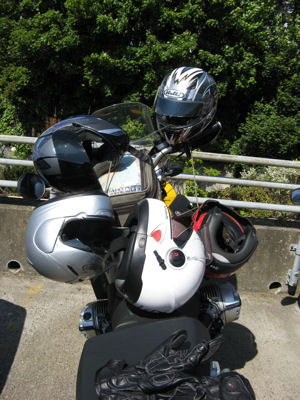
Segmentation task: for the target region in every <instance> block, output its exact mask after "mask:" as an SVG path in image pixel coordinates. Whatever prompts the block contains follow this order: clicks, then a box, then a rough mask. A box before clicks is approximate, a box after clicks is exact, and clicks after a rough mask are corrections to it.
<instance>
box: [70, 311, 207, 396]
mask: <svg viewBox="0 0 300 400" xmlns="http://www.w3.org/2000/svg"><path fill="white" fill-rule="evenodd" d="M180 329H185V330H186V331H187V334H188V344H190V345H191V346H195V345H196V344H197V343H200V342H202V341H204V340H209V335H208V331H207V329H206V328H205V326H204V325H203V324H202V323H201V322H200V321H199V320H197V319H195V318H191V317H177V318H170V319H161V320H155V321H153V322H152V321H151V322H146V323H143V324H139V325H134V326H132V327H127V328H120V329H117V330H115V331H112V332H109V333H106V334H103V335H99V336H94V337H92V338H90V339H88V340H87V341H86V342H85V344H84V347H83V351H82V354H81V358H80V362H79V367H78V375H77V383H76V400H97V399H98V396H97V394H96V390H95V378H96V373H97V371H98V370H99V369H100V368H102V367H104V366H105V365H106V363H107V362H108V361H109V360H124V361H125V362H126V363H127V364H135V363H137V362H138V361H139V360H141V359H143V358H144V357H145V356H146V355H147V354H149V353H151V351H153V350H154V349H155V348H156V347H157V346H158V345H159V344H160V343H161V342H163V341H164V340H166V339H167V338H168V337H169V336H170V335H172V334H173V333H174V332H175V331H177V330H180Z"/></svg>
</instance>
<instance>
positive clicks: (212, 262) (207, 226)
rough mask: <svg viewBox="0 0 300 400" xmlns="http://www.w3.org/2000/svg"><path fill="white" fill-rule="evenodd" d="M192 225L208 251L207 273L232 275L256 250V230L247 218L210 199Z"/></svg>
mask: <svg viewBox="0 0 300 400" xmlns="http://www.w3.org/2000/svg"><path fill="white" fill-rule="evenodd" d="M193 228H194V230H195V231H196V232H198V235H199V236H200V238H201V239H202V241H203V243H204V247H205V251H206V275H207V276H211V277H216V278H224V277H226V276H230V275H232V274H233V273H235V271H237V270H238V269H239V268H240V267H241V266H242V265H243V264H244V263H245V262H246V261H248V260H249V258H250V257H251V256H252V254H253V252H254V251H255V249H256V247H257V244H258V240H257V237H256V230H255V228H254V226H253V225H252V223H251V222H250V221H249V220H248V219H247V218H244V217H242V216H241V215H239V214H238V213H236V212H235V211H233V210H231V209H230V208H228V207H226V206H224V205H222V204H221V203H219V202H218V201H213V200H207V201H206V202H205V203H203V204H202V205H201V207H200V208H199V210H198V211H197V212H196V214H195V215H194V217H193Z"/></svg>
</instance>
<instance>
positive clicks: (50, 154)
mask: <svg viewBox="0 0 300 400" xmlns="http://www.w3.org/2000/svg"><path fill="white" fill-rule="evenodd" d="M128 143H129V137H128V135H127V134H126V133H125V132H124V131H123V130H122V129H121V128H119V127H118V126H116V125H114V124H111V123H110V122H107V121H105V120H103V119H100V118H97V117H95V116H92V115H83V116H78V117H73V118H69V119H66V120H63V121H61V122H58V123H57V124H55V125H53V126H52V127H50V128H49V129H47V130H46V131H45V132H44V133H43V134H42V135H41V136H40V137H39V138H38V140H37V141H36V143H35V146H34V150H33V162H34V166H35V168H36V170H37V172H38V173H39V175H40V176H41V177H42V178H43V180H44V181H45V182H46V183H47V184H48V185H49V186H53V187H54V188H56V189H58V190H60V191H63V192H75V193H76V192H83V191H86V190H96V189H99V187H100V184H99V182H98V177H99V176H100V175H102V174H104V173H105V172H107V171H108V169H113V168H115V166H116V165H117V164H118V162H119V161H120V158H121V157H122V155H123V153H124V151H125V150H126V148H127V145H128Z"/></svg>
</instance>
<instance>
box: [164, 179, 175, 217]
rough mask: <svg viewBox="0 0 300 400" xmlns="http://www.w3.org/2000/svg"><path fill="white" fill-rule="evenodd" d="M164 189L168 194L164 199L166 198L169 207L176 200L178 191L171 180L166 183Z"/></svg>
mask: <svg viewBox="0 0 300 400" xmlns="http://www.w3.org/2000/svg"><path fill="white" fill-rule="evenodd" d="M164 189H165V192H166V196H165V197H164V199H163V200H164V202H165V204H166V206H167V207H168V208H169V206H170V205H171V203H172V202H173V201H174V200H175V197H176V196H177V193H176V192H175V190H174V188H173V186H172V185H171V184H170V183H169V182H166V183H165V186H164ZM169 211H170V209H169ZM170 213H171V211H170Z"/></svg>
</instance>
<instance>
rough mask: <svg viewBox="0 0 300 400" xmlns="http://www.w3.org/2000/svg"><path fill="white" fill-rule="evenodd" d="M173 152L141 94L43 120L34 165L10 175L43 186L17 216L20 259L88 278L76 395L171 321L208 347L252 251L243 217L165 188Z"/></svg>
mask: <svg viewBox="0 0 300 400" xmlns="http://www.w3.org/2000/svg"><path fill="white" fill-rule="evenodd" d="M210 129H211V134H212V135H214V134H215V133H216V131H217V130H219V129H220V126H219V125H218V124H215V125H212V126H211V127H210ZM126 132H130V142H129V140H128V134H127V133H126ZM103 147H104V149H103ZM111 149H112V151H111ZM120 149H122V152H121V154H120V152H119V150H120ZM176 153H185V154H186V155H187V157H190V156H191V149H190V147H189V145H188V144H187V143H185V142H181V140H180V137H179V136H178V137H173V138H171V139H170V138H168V137H167V136H165V135H164V134H163V133H162V132H159V133H158V132H157V131H155V129H154V127H153V123H152V118H151V110H150V109H149V108H148V107H147V106H145V105H143V104H141V103H125V104H116V105H113V106H110V107H107V108H104V109H101V110H98V111H96V112H95V113H94V114H92V115H90V116H80V117H73V118H69V119H67V120H64V121H61V122H59V123H58V124H56V125H54V126H53V127H51V128H49V129H48V130H47V131H46V132H44V133H43V135H41V137H40V138H39V139H38V141H37V143H36V145H35V148H34V152H33V160H34V163H35V168H36V170H37V172H38V174H39V175H36V174H28V173H27V174H24V175H23V176H22V177H20V179H19V181H18V190H19V192H20V193H21V194H22V195H23V196H24V197H27V198H30V199H35V200H39V199H41V197H42V196H43V195H44V193H45V190H46V186H49V187H51V196H50V199H49V200H47V201H41V200H40V203H39V205H38V207H37V208H36V209H35V210H34V211H33V213H32V216H31V218H30V220H29V223H28V227H27V233H26V251H27V255H28V262H29V264H31V265H32V266H33V267H34V268H35V269H36V270H37V271H38V272H39V273H41V274H42V275H44V276H46V277H48V278H50V279H54V280H59V281H63V282H69V283H76V282H80V281H82V280H85V279H89V280H90V282H91V284H92V286H93V289H94V293H95V296H96V301H92V302H91V303H89V304H87V305H86V306H85V307H84V308H83V310H82V312H81V314H80V320H79V330H80V331H81V332H82V333H83V334H84V335H85V337H86V338H87V341H86V343H85V345H84V349H83V352H82V356H81V360H80V364H79V368H78V378H77V389H76V398H77V400H83V399H89V400H93V399H97V394H96V392H95V376H96V374H97V371H99V369H101V368H102V367H103V366H105V365H106V364H107V362H108V361H109V360H111V359H116V360H126V362H127V363H128V364H134V363H136V362H137V361H138V360H141V359H143V357H145V355H146V354H147V353H149V350H152V349H153V348H155V347H156V346H157V345H158V344H159V343H161V342H163V341H164V340H166V338H167V337H169V336H170V335H172V334H173V333H174V332H175V331H178V330H180V329H184V330H185V331H186V332H187V336H188V339H189V345H191V346H195V345H196V344H197V343H199V342H202V341H210V346H209V351H208V352H207V354H206V355H205V357H204V359H203V360H207V359H210V358H211V356H212V354H214V352H215V351H216V350H217V349H218V348H219V346H220V344H221V342H222V332H223V330H224V326H225V325H226V324H227V323H229V322H232V321H234V320H236V319H238V317H239V314H240V308H241V300H240V297H239V295H238V292H237V291H236V289H235V287H234V285H232V284H231V283H230V279H231V277H232V276H234V274H235V272H236V270H237V269H238V268H240V267H241V266H242V265H243V264H244V263H245V262H246V261H247V260H248V259H249V258H250V257H251V255H252V254H253V252H254V250H255V248H256V246H257V239H256V234H255V229H254V227H253V226H252V225H251V223H250V222H249V221H248V220H247V219H245V218H242V217H241V216H239V215H238V214H237V213H235V212H234V211H232V210H230V209H229V208H227V207H224V206H222V205H221V204H220V203H218V202H212V201H208V202H206V203H204V205H202V206H201V207H200V208H196V209H195V208H193V206H192V205H191V204H190V203H189V201H188V200H187V199H186V198H185V197H184V196H183V195H178V194H176V192H175V191H174V189H173V188H172V186H170V184H169V182H168V180H167V179H168V178H169V177H171V176H175V175H176V174H178V173H180V169H179V168H177V167H170V164H169V163H168V162H167V161H168V158H169V156H170V155H172V154H176ZM95 154H96V156H95V157H94V155H95ZM99 154H100V155H99ZM95 160H96V161H95ZM99 160H100V161H101V162H99ZM112 160H113V162H112ZM91 165H92V167H93V169H91ZM79 166H80V168H79Z"/></svg>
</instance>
